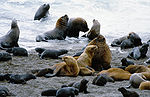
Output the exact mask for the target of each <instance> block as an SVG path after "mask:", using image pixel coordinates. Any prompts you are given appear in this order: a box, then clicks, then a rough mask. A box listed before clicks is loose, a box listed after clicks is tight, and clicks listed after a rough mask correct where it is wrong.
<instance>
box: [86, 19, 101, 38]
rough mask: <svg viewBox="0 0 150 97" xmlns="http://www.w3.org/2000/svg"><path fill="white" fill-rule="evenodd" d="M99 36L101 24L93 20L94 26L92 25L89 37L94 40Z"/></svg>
mask: <svg viewBox="0 0 150 97" xmlns="http://www.w3.org/2000/svg"><path fill="white" fill-rule="evenodd" d="M99 34H100V23H99V22H98V20H95V19H93V25H92V27H91V29H90V31H89V32H88V34H87V37H88V38H89V39H90V40H93V39H94V38H96V37H97V36H98V35H99Z"/></svg>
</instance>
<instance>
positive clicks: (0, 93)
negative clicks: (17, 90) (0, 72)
mask: <svg viewBox="0 0 150 97" xmlns="http://www.w3.org/2000/svg"><path fill="white" fill-rule="evenodd" d="M7 96H15V95H14V94H13V93H11V92H10V91H9V90H8V88H6V87H3V86H0V97H7Z"/></svg>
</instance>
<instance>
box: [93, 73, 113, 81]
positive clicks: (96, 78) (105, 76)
mask: <svg viewBox="0 0 150 97" xmlns="http://www.w3.org/2000/svg"><path fill="white" fill-rule="evenodd" d="M101 76H102V77H104V78H105V79H106V81H107V82H115V80H114V79H113V78H112V77H110V76H108V75H107V74H100V75H98V76H97V77H95V78H94V79H93V81H94V80H99V78H100V77H101Z"/></svg>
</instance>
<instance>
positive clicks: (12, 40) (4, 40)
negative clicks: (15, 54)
mask: <svg viewBox="0 0 150 97" xmlns="http://www.w3.org/2000/svg"><path fill="white" fill-rule="evenodd" d="M19 34H20V30H19V27H18V25H17V21H16V20H15V19H14V20H12V23H11V29H10V30H9V31H8V32H7V34H6V35H4V36H2V37H0V48H1V49H4V48H12V47H19V45H18V40H19Z"/></svg>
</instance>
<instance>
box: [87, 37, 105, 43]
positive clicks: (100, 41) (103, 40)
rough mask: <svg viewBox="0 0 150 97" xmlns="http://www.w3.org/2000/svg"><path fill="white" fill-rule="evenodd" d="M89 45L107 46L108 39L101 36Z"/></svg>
mask: <svg viewBox="0 0 150 97" xmlns="http://www.w3.org/2000/svg"><path fill="white" fill-rule="evenodd" d="M89 44H93V45H96V44H106V39H105V37H104V36H103V35H99V36H97V37H96V38H94V39H93V40H92V41H91V42H90V43H89Z"/></svg>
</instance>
